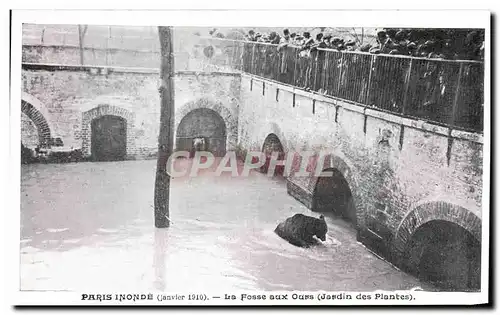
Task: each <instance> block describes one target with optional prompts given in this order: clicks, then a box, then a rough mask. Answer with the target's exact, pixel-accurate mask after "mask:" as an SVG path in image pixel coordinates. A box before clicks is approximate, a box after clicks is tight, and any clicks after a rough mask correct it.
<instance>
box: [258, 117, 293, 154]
mask: <svg viewBox="0 0 500 315" xmlns="http://www.w3.org/2000/svg"><path fill="white" fill-rule="evenodd" d="M270 134H274V135H276V137H277V138H278V140H279V141H280V143H281V146H282V147H283V150H284V151H285V153H286V152H288V144H287V141H286V139H285V136H284V135H283V132H282V131H281V129H280V127H279V126H278V124H276V123H274V122H272V123H268V124H267V125H266V128H264V129H262V132H261V135H260V139H261V141H260V143H259V145H260V147H259V148H258V150H262V147H263V145H264V142H265V141H266V138H267V137H268V136H269V135H270Z"/></svg>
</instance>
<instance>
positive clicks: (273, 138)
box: [260, 133, 286, 176]
mask: <svg viewBox="0 0 500 315" xmlns="http://www.w3.org/2000/svg"><path fill="white" fill-rule="evenodd" d="M261 152H263V153H264V155H265V156H266V162H265V163H264V165H262V166H261V167H260V171H261V172H262V173H265V174H267V172H268V170H269V164H270V160H271V156H272V154H273V153H274V152H277V154H278V157H277V158H278V161H281V160H284V159H285V154H286V153H285V150H284V148H283V144H282V143H281V141H280V138H279V137H278V136H277V135H276V134H274V133H270V134H268V135H267V137H266V139H265V140H264V143H263V144H262V150H261ZM284 170H285V166H284V165H276V167H275V169H274V174H273V175H274V176H283V175H284Z"/></svg>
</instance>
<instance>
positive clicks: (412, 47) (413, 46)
mask: <svg viewBox="0 0 500 315" xmlns="http://www.w3.org/2000/svg"><path fill="white" fill-rule="evenodd" d="M406 47H407V48H408V49H415V48H417V44H415V43H414V42H410V43H408V45H406Z"/></svg>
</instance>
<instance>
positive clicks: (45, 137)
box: [21, 93, 52, 147]
mask: <svg viewBox="0 0 500 315" xmlns="http://www.w3.org/2000/svg"><path fill="white" fill-rule="evenodd" d="M44 109H45V107H44V106H43V104H42V103H41V102H40V101H39V100H37V99H36V98H34V97H33V96H31V95H29V94H26V93H23V95H22V96H21V112H23V113H24V114H25V115H26V116H28V117H29V119H31V121H33V123H34V124H35V127H36V129H37V131H38V143H39V145H40V146H41V147H46V146H50V143H51V139H52V128H51V126H50V123H49V121H48V120H47V119H46V116H47V114H48V113H47V111H46V110H44Z"/></svg>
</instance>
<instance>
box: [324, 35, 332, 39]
mask: <svg viewBox="0 0 500 315" xmlns="http://www.w3.org/2000/svg"><path fill="white" fill-rule="evenodd" d="M323 39H332V35H331V34H327V35H325V36H323Z"/></svg>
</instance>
